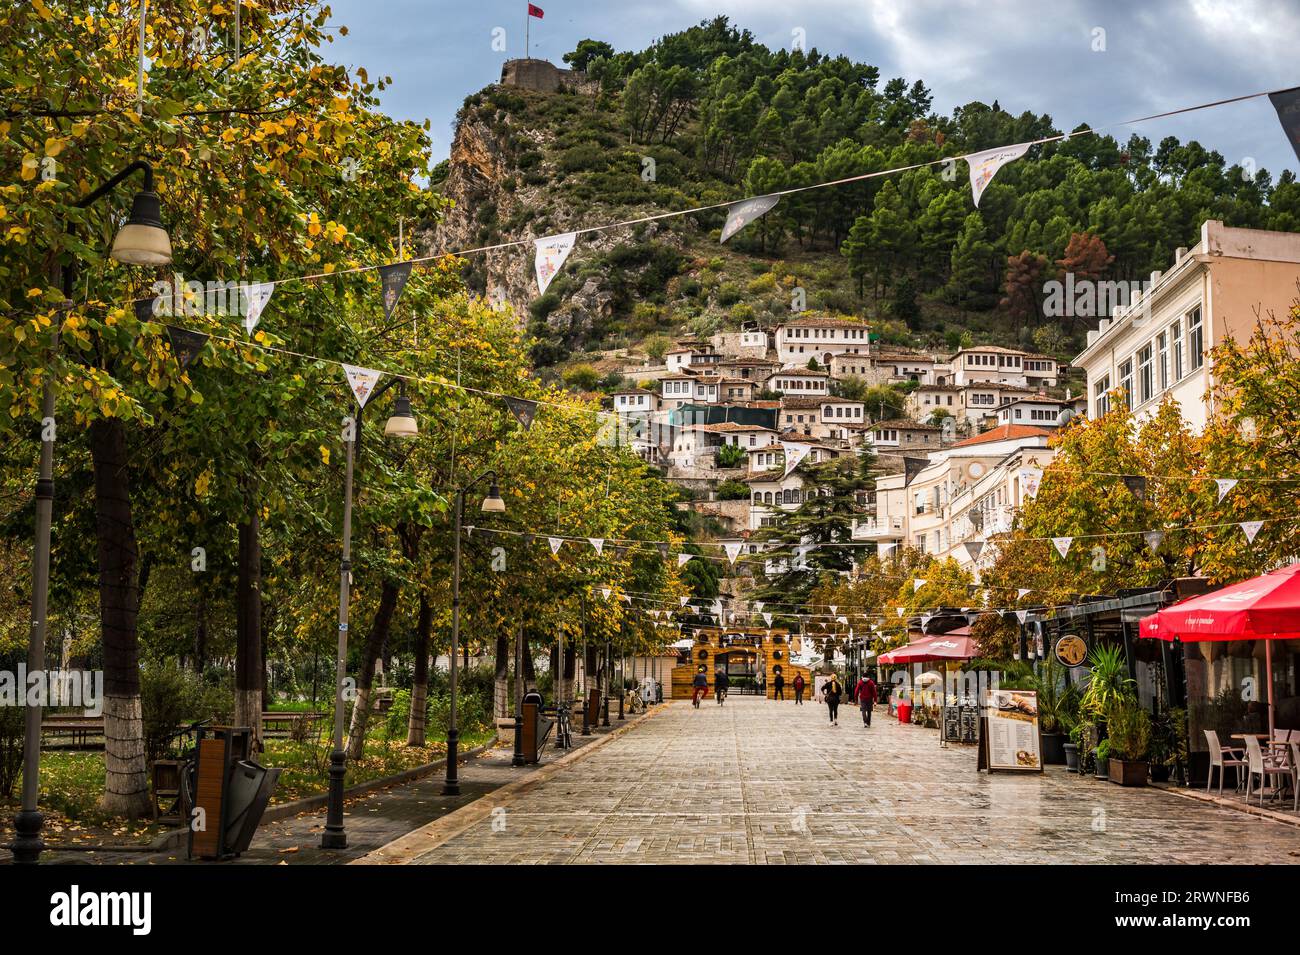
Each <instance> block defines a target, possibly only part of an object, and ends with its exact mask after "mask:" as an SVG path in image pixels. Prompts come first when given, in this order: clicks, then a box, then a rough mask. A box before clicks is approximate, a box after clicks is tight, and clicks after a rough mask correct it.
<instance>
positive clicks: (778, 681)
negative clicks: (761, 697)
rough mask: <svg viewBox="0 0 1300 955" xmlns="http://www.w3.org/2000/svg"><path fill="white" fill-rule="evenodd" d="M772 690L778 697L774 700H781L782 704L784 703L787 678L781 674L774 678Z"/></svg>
mask: <svg viewBox="0 0 1300 955" xmlns="http://www.w3.org/2000/svg"><path fill="white" fill-rule="evenodd" d="M772 689H773V690H774V691H775V693H776V695H775V696H773V697H772V699H774V700H780V701H781V702H782V703H784V702H785V677H783V676H782V675H781V674H779V673H778V674H777V675H776V676H775V677H773V678H772Z"/></svg>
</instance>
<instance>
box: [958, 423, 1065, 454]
mask: <svg viewBox="0 0 1300 955" xmlns="http://www.w3.org/2000/svg"><path fill="white" fill-rule="evenodd" d="M1051 436H1052V432H1050V431H1048V430H1046V429H1044V428H1035V427H1033V426H1032V425H1027V424H1003V425H999V426H998V427H996V428H993V429H991V430H989V431H985V432H984V433H983V434H977V435H975V436H973V437H970V438H963V439H962V440H961V441H958V442H957V443H956V444H953V445H951V447H954V448H968V447H970V446H971V445H973V444H988V443H990V442H993V441H1012V440H1015V439H1016V438H1037V437H1043V438H1050V437H1051Z"/></svg>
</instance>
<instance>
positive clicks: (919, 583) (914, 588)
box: [912, 577, 925, 593]
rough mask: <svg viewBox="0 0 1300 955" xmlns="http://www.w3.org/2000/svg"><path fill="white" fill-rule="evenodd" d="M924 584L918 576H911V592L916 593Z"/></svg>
mask: <svg viewBox="0 0 1300 955" xmlns="http://www.w3.org/2000/svg"><path fill="white" fill-rule="evenodd" d="M924 586H925V581H924V580H922V579H921V578H920V577H916V578H913V580H912V593H916V592H917V591H918V590H920V589H921V588H922V587H924Z"/></svg>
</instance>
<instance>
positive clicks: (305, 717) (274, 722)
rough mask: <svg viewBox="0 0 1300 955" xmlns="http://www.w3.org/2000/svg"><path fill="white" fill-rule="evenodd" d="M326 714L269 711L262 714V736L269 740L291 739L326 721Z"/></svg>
mask: <svg viewBox="0 0 1300 955" xmlns="http://www.w3.org/2000/svg"><path fill="white" fill-rule="evenodd" d="M324 717H325V714H324V713H317V712H314V711H312V712H303V711H300V710H285V711H282V712H280V711H269V712H264V713H263V714H262V736H263V737H264V738H268V739H289V738H291V737H293V736H294V735H295V733H300V732H304V731H305V730H306V729H308V728H309V727H310V726H312V725H314V724H316V723H319V722H320V721H321V720H322V719H324Z"/></svg>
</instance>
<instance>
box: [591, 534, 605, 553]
mask: <svg viewBox="0 0 1300 955" xmlns="http://www.w3.org/2000/svg"><path fill="white" fill-rule="evenodd" d="M587 543H588V544H590V545H591V546H592V547H594V548H596V553H597V554H603V553H605V538H603V537H588V538H587Z"/></svg>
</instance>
